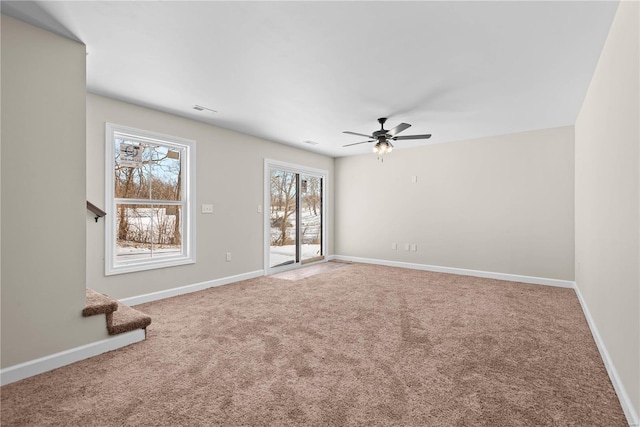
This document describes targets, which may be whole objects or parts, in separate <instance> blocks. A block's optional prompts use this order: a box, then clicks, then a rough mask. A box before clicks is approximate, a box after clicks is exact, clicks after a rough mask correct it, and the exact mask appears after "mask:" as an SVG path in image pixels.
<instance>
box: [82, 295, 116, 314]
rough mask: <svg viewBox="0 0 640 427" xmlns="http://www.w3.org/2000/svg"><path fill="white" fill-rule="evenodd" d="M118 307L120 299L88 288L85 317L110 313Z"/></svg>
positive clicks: (83, 312) (84, 310) (83, 311)
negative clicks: (117, 299)
mask: <svg viewBox="0 0 640 427" xmlns="http://www.w3.org/2000/svg"><path fill="white" fill-rule="evenodd" d="M117 309H118V301H116V300H114V299H113V298H109V297H108V296H106V295H102V294H101V293H98V292H96V291H94V290H93V289H89V288H87V302H86V304H85V306H84V309H83V310H82V315H83V316H84V317H88V316H95V315H97V314H109V313H113V312H114V311H116V310H117Z"/></svg>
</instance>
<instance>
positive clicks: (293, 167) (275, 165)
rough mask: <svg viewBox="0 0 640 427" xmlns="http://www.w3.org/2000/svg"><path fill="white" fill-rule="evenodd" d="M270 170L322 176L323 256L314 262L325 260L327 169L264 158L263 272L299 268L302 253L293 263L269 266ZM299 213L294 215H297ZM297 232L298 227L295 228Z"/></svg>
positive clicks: (271, 272)
mask: <svg viewBox="0 0 640 427" xmlns="http://www.w3.org/2000/svg"><path fill="white" fill-rule="evenodd" d="M272 170H281V171H285V172H293V173H296V174H299V175H316V176H320V177H321V178H322V186H321V187H322V192H321V197H322V203H321V218H322V234H321V236H320V242H321V244H320V245H321V249H322V255H323V256H324V259H323V260H319V261H316V262H325V261H326V260H327V254H326V252H327V247H328V242H327V188H329V185H328V179H329V171H327V170H324V169H316V168H311V167H308V166H303V165H297V164H295V163H288V162H281V161H279V160H273V159H267V158H265V159H264V204H263V205H262V206H263V209H262V213H263V217H264V222H263V224H264V274H265V275H268V274H273V273H278V272H281V271H286V270H292V269H294V268H300V267H301V266H302V255H300V256H299V259H298V261H296V262H295V263H293V264H290V265H285V266H281V267H275V268H272V267H271V266H270V263H269V260H270V256H271V252H270V247H271V171H272ZM296 197H297V198H299V197H300V195H299V194H297V195H296ZM298 216H299V215H296V217H298ZM296 221H300V218H296ZM296 232H297V233H299V227H298V229H297V230H296ZM296 246H297V249H296V252H298V251H299V250H300V242H299V241H298V239H296ZM311 263H312V262H308V263H305V265H308V264H311Z"/></svg>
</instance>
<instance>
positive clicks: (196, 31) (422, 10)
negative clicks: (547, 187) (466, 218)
mask: <svg viewBox="0 0 640 427" xmlns="http://www.w3.org/2000/svg"><path fill="white" fill-rule="evenodd" d="M617 5H618V3H617V2H615V1H613V2H612V1H606V2H595V1H570V2H551V1H539V2H523V1H511V2H483V1H472V2H434V1H423V2H395V1H388V2H383V1H376V2H368V1H354V2H338V1H332V2H266V1H261V2H217V1H216V2H202V1H200V2H184V1H183V2H78V1H68V2H67V1H58V2H6V1H3V2H2V12H3V13H6V14H9V15H12V16H14V17H17V18H20V19H23V20H25V21H27V22H31V23H33V24H36V25H39V26H41V27H43V28H47V29H50V30H53V31H55V32H58V33H60V34H63V35H65V36H67V37H70V38H74V39H76V40H79V41H81V42H83V43H85V44H86V46H87V51H88V52H89V55H88V57H87V88H88V90H89V91H90V92H93V93H96V94H101V95H106V96H109V97H113V98H117V99H122V100H125V101H129V102H133V103H136V104H140V105H143V106H147V107H151V108H154V109H157V110H162V111H166V112H169V113H173V114H177V115H180V116H184V117H189V118H192V119H195V120H199V121H203V122H207V123H211V124H213V125H216V126H220V127H224V128H228V129H234V130H237V131H239V132H243V133H246V134H250V135H255V136H259V137H262V138H265V139H268V140H272V141H277V142H281V143H284V144H288V145H293V146H298V147H302V148H305V149H309V150H312V151H316V152H320V153H323V154H327V155H330V156H335V157H340V156H347V155H352V154H360V153H365V152H369V151H370V149H371V145H370V144H362V145H357V146H354V147H346V148H343V147H342V145H344V144H349V143H353V142H359V141H360V140H363V138H359V137H357V136H353V135H344V134H343V133H342V131H344V130H350V131H354V132H358V133H365V134H370V133H371V132H373V131H374V130H377V129H378V124H377V122H376V119H377V118H378V117H389V120H388V122H387V126H386V128H387V129H389V128H392V127H394V126H395V125H397V124H398V123H400V122H407V123H410V124H412V125H413V126H412V127H411V128H410V129H408V130H406V131H405V132H404V133H403V134H402V135H405V134H406V135H410V134H422V133H432V134H433V137H432V138H431V139H430V140H428V141H397V142H396V147H397V148H400V149H401V148H403V147H412V146H418V145H424V144H429V143H439V142H448V141H456V140H462V139H469V138H475V137H482V136H490V135H499V134H505V133H512V132H519V131H525V130H532V129H541V128H550V127H556V126H565V125H571V124H573V123H574V122H575V118H576V117H577V114H578V112H579V109H580V106H581V104H582V100H583V98H584V96H585V93H586V91H587V87H588V84H589V82H590V80H591V76H592V74H593V70H594V69H595V66H596V63H597V60H598V58H599V55H600V51H601V49H602V46H603V44H604V41H605V39H606V36H607V34H608V31H609V27H610V25H611V21H612V19H613V15H614V13H615V10H616V8H617ZM195 104H199V105H202V106H205V107H208V108H212V109H214V110H217V111H218V112H217V113H211V112H207V111H203V112H198V111H195V110H193V106H194V105H195ZM307 140H311V141H315V142H317V143H318V145H316V146H310V145H308V144H305V143H304V142H303V141H307Z"/></svg>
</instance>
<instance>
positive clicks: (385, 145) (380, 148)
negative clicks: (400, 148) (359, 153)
mask: <svg viewBox="0 0 640 427" xmlns="http://www.w3.org/2000/svg"><path fill="white" fill-rule="evenodd" d="M391 151H393V145H391V144H390V143H389V141H380V142H378V143H376V145H374V147H373V152H374V153H375V154H377V155H379V156H382V155H384V154H387V153H390V152H391Z"/></svg>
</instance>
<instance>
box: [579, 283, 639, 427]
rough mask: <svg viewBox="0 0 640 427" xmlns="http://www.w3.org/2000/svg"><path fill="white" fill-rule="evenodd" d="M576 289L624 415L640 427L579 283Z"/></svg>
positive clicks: (634, 426) (633, 425)
mask: <svg viewBox="0 0 640 427" xmlns="http://www.w3.org/2000/svg"><path fill="white" fill-rule="evenodd" d="M575 291H576V295H577V296H578V300H579V301H580V305H581V306H582V311H583V313H584V317H586V318H587V323H588V324H589V329H591V335H593V339H594V341H595V342H596V346H597V347H598V351H600V357H601V358H602V361H603V362H604V366H605V367H606V368H607V373H608V374H609V378H610V379H611V384H613V388H614V390H615V391H616V394H617V395H618V400H620V405H621V406H622V410H623V411H624V415H625V416H626V417H627V422H628V423H629V426H631V427H639V426H640V417H638V414H637V412H636V410H635V409H634V406H633V401H632V400H631V398H630V397H629V394H627V390H626V389H625V387H624V385H623V384H622V381H621V380H620V376H619V375H618V371H617V370H616V367H615V365H614V364H613V360H611V356H609V352H608V351H607V347H606V346H605V345H604V341H603V340H602V337H601V336H600V333H599V332H598V327H597V326H596V323H595V321H594V320H593V317H591V313H590V312H589V308H588V307H587V303H586V301H585V300H584V298H583V297H582V293H581V292H580V288H579V287H578V286H577V285H576V287H575Z"/></svg>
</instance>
